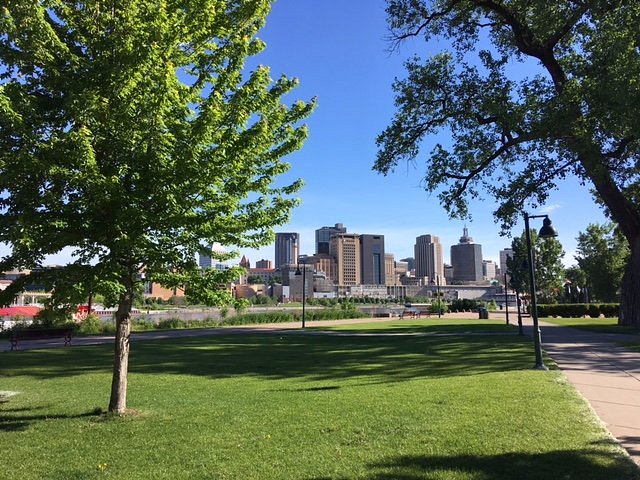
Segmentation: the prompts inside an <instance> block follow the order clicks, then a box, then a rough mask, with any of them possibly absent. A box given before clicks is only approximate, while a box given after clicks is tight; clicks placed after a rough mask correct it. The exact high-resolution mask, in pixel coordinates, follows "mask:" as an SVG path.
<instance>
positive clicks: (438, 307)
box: [431, 298, 449, 315]
mask: <svg viewBox="0 0 640 480" xmlns="http://www.w3.org/2000/svg"><path fill="white" fill-rule="evenodd" d="M438 311H441V312H442V313H447V312H448V311H449V304H448V303H447V302H446V301H444V300H442V299H439V298H436V299H434V300H433V301H432V302H431V314H432V315H433V314H435V313H438Z"/></svg>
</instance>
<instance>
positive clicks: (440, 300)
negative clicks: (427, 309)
mask: <svg viewBox="0 0 640 480" xmlns="http://www.w3.org/2000/svg"><path fill="white" fill-rule="evenodd" d="M436 287H437V290H438V318H441V316H442V298H441V297H440V275H436Z"/></svg>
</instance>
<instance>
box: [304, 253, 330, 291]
mask: <svg viewBox="0 0 640 480" xmlns="http://www.w3.org/2000/svg"><path fill="white" fill-rule="evenodd" d="M304 262H305V263H306V264H307V265H312V266H313V270H314V272H316V273H318V274H321V273H323V274H324V276H325V278H326V279H327V281H329V282H331V283H332V284H333V283H334V282H337V279H338V274H337V268H336V267H337V265H336V260H335V258H333V257H332V256H331V255H329V254H328V253H318V254H316V255H310V256H308V257H307V258H306V260H305V261H304Z"/></svg>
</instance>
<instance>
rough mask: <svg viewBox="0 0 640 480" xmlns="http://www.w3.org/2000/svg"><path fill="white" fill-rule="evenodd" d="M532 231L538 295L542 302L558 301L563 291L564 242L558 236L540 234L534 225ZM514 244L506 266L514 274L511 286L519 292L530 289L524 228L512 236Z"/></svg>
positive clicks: (511, 275) (511, 276)
mask: <svg viewBox="0 0 640 480" xmlns="http://www.w3.org/2000/svg"><path fill="white" fill-rule="evenodd" d="M530 234H531V248H532V250H533V255H534V262H535V263H534V265H535V272H534V273H535V277H536V287H537V290H538V292H537V294H538V298H539V299H540V301H541V302H542V303H544V302H545V301H546V302H551V301H557V300H558V299H560V298H562V296H563V295H564V280H565V276H564V274H565V268H564V266H563V264H562V257H563V256H564V251H563V250H562V245H561V244H560V242H559V241H558V239H556V238H539V237H538V234H537V232H536V231H535V229H533V228H532V229H530ZM511 248H512V249H513V256H512V257H508V258H507V269H508V272H509V275H510V278H511V280H510V283H509V286H510V287H511V288H512V289H517V290H518V291H519V292H523V293H524V292H526V293H530V290H531V289H530V288H529V266H528V265H529V263H528V253H527V241H526V233H525V232H523V233H522V235H521V236H520V237H516V238H514V239H513V241H512V242H511Z"/></svg>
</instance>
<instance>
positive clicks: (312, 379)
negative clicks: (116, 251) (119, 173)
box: [0, 334, 640, 480]
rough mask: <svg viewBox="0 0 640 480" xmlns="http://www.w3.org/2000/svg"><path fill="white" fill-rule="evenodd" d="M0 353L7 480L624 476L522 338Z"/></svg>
mask: <svg viewBox="0 0 640 480" xmlns="http://www.w3.org/2000/svg"><path fill="white" fill-rule="evenodd" d="M111 356H112V347H111V346H110V345H103V346H93V347H72V348H60V349H52V350H40V351H18V352H11V353H3V354H0V372H1V374H2V376H1V377H0V390H2V391H13V392H19V393H18V394H17V395H15V396H11V397H5V398H4V399H3V398H2V397H1V396H0V402H2V403H0V431H1V433H0V448H1V449H2V452H3V455H1V456H0V472H1V476H2V478H6V479H21V480H26V479H61V480H62V479H64V480H67V479H100V478H113V479H242V480H244V479H309V480H312V479H313V480H324V479H340V480H345V479H369V480H392V479H394V480H396V479H400V480H417V479H443V480H445V479H446V480H457V479H474V480H496V479H497V480H512V479H517V480H529V479H540V480H542V479H544V480H549V479H563V480H565V479H580V480H589V479H602V480H605V479H606V480H609V479H634V478H640V476H638V472H637V469H636V467H635V466H634V465H633V463H632V462H631V460H630V459H629V458H628V457H626V456H625V455H624V453H623V451H622V450H621V449H620V448H619V447H618V446H617V445H616V444H615V443H614V442H612V440H611V439H610V437H609V436H608V435H607V433H606V432H605V430H604V429H603V427H602V426H601V425H600V424H599V423H598V422H597V421H596V419H595V418H594V416H593V414H592V412H591V411H590V409H589V408H588V407H587V406H586V404H585V403H584V401H583V400H582V399H581V397H579V396H578V394H577V393H576V392H575V390H574V389H573V387H572V386H571V385H569V384H567V383H566V382H565V380H564V379H563V376H562V374H561V372H559V371H558V370H552V371H549V372H541V371H537V370H532V369H531V368H529V367H531V365H532V361H533V351H532V348H531V345H530V340H529V339H528V338H521V337H518V336H516V335H513V336H504V335H499V336H489V335H487V336H466V337H465V336H456V337H424V336H407V337H398V336H393V337H358V336H339V337H336V336H322V335H320V336H319V335H296V334H290V335H286V336H278V335H217V336H207V337H191V338H182V339H179V338H174V339H171V340H166V341H165V340H162V341H148V342H138V343H134V344H133V346H132V354H131V362H130V377H129V407H130V408H132V409H135V410H136V411H137V412H138V414H137V415H134V416H130V417H126V418H112V417H108V416H104V415H100V414H98V413H97V411H98V410H100V409H104V408H105V407H106V404H107V402H108V393H109V388H110V380H111V372H110V368H111Z"/></svg>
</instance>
